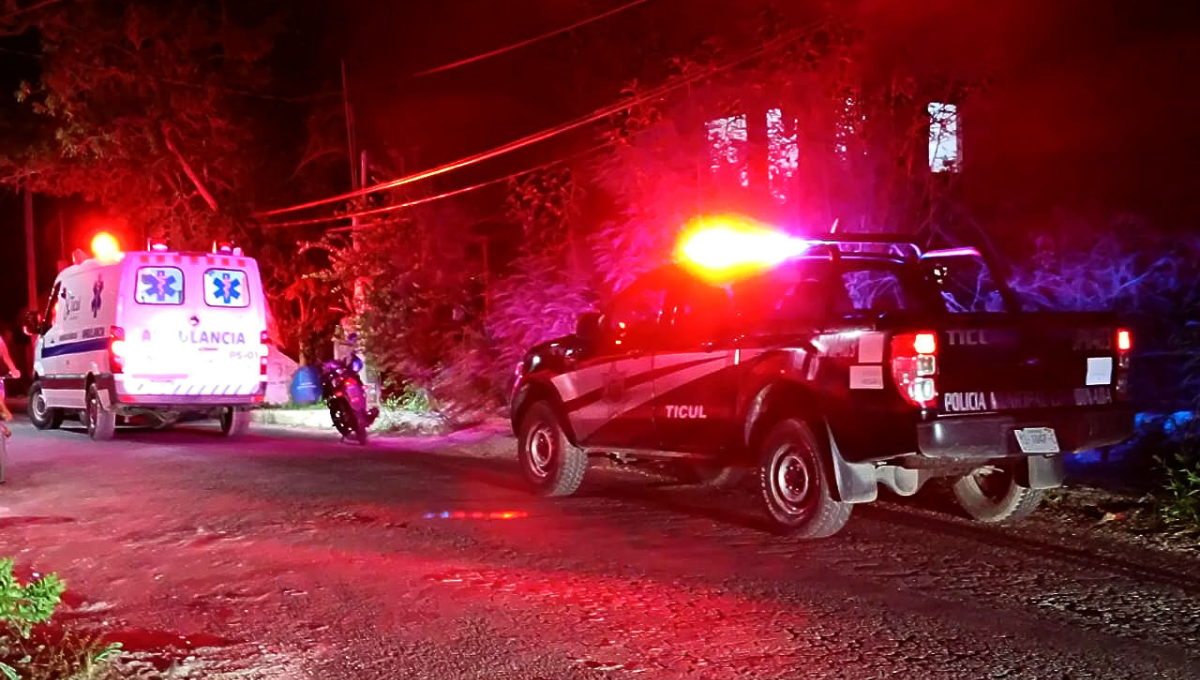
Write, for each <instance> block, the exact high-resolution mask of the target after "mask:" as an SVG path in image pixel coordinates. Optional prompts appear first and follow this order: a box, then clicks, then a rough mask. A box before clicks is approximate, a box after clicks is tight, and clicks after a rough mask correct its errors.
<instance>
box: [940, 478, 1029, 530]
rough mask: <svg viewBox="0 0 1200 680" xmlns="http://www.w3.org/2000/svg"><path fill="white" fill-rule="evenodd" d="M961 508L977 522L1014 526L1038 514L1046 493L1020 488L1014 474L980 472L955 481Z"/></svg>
mask: <svg viewBox="0 0 1200 680" xmlns="http://www.w3.org/2000/svg"><path fill="white" fill-rule="evenodd" d="M952 490H953V492H954V498H955V500H957V501H958V505H959V507H961V508H962V509H963V511H964V512H966V513H967V516H969V517H970V518H971V519H973V520H975V521H977V522H988V523H997V522H1015V521H1017V520H1021V519H1024V518H1026V517H1028V516H1030V515H1032V514H1033V512H1034V511H1035V510H1037V508H1038V505H1039V504H1040V503H1041V502H1042V497H1043V496H1044V493H1043V492H1042V490H1041V489H1030V488H1027V487H1023V486H1021V485H1019V484H1017V481H1016V479H1015V478H1014V477H1013V474H1012V472H1009V471H1006V470H995V469H989V468H979V469H978V470H975V471H974V472H972V473H971V474H969V475H964V476H963V477H960V478H959V479H957V480H955V482H954V485H953V487H952Z"/></svg>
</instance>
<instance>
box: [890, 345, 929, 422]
mask: <svg viewBox="0 0 1200 680" xmlns="http://www.w3.org/2000/svg"><path fill="white" fill-rule="evenodd" d="M937 350H938V342H937V334H936V333H934V332H932V331H921V332H919V333H901V334H899V335H896V336H894V337H892V380H893V381H894V382H895V383H896V389H897V390H899V391H900V396H902V397H904V400H905V401H907V402H908V403H910V404H912V405H913V406H920V407H921V408H929V407H931V406H933V405H934V404H936V403H937V397H938V391H937V372H938V364H937Z"/></svg>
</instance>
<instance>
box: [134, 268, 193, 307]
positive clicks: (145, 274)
mask: <svg viewBox="0 0 1200 680" xmlns="http://www.w3.org/2000/svg"><path fill="white" fill-rule="evenodd" d="M134 299H135V300H137V302H138V304H141V305H182V304H183V272H182V271H181V270H180V269H179V268H178V267H141V268H139V269H138V270H137V292H136V293H135V294H134Z"/></svg>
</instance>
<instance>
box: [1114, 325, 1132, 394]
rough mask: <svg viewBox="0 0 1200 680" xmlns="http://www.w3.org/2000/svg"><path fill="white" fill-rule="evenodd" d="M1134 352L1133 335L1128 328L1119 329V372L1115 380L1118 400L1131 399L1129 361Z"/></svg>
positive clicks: (1117, 371)
mask: <svg viewBox="0 0 1200 680" xmlns="http://www.w3.org/2000/svg"><path fill="white" fill-rule="evenodd" d="M1132 352H1133V333H1131V332H1130V331H1129V329H1127V328H1119V329H1117V370H1116V375H1115V376H1114V380H1113V388H1114V390H1113V391H1114V392H1116V397H1117V399H1122V400H1124V399H1128V398H1129V359H1130V354H1131V353H1132Z"/></svg>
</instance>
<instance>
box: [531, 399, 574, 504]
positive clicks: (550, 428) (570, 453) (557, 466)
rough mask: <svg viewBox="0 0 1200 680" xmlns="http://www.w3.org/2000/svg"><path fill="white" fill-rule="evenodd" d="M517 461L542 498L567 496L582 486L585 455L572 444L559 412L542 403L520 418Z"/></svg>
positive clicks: (538, 403)
mask: <svg viewBox="0 0 1200 680" xmlns="http://www.w3.org/2000/svg"><path fill="white" fill-rule="evenodd" d="M520 434H521V436H520V438H519V439H518V440H517V459H518V461H519V462H520V464H521V474H522V475H523V476H524V477H525V481H526V482H528V483H529V485H530V486H531V487H532V488H533V491H534V492H535V493H537V494H539V495H542V496H570V495H571V494H573V493H575V491H576V490H578V489H579V485H580V484H582V483H583V475H584V473H585V472H587V467H588V457H587V453H585V452H584V451H583V449H580V448H578V447H576V446H575V445H573V444H571V440H569V439H568V438H567V433H566V431H565V429H564V428H563V425H562V422H561V421H560V420H559V417H558V412H557V411H556V410H555V409H554V407H553V406H552V405H550V404H549V403H548V402H545V401H539V402H536V403H534V404H533V405H532V406H530V407H529V409H528V410H527V411H525V415H524V416H523V417H522V418H521V428H520Z"/></svg>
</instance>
